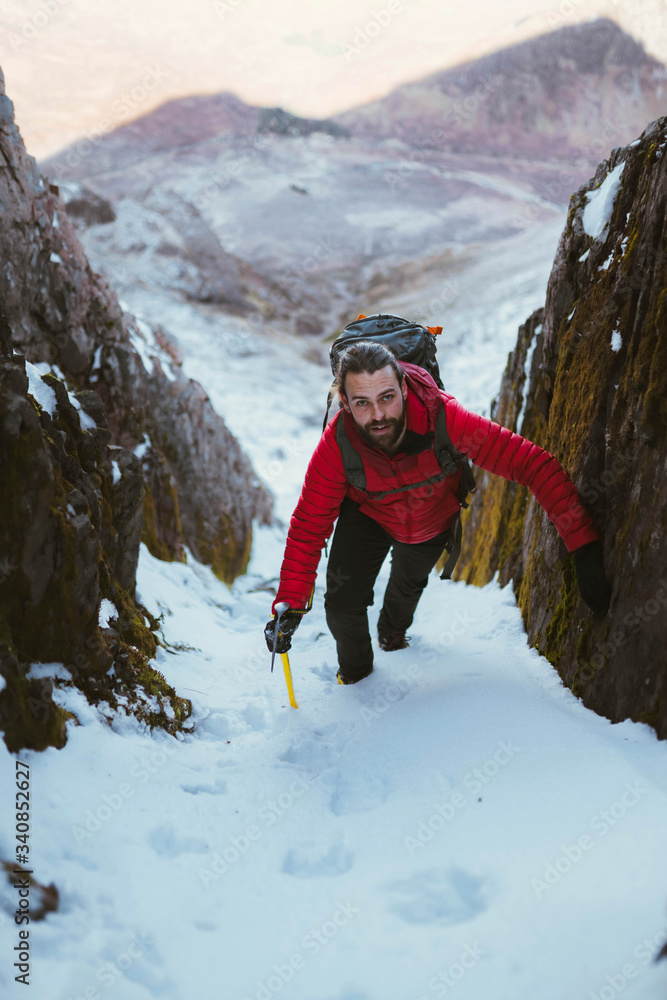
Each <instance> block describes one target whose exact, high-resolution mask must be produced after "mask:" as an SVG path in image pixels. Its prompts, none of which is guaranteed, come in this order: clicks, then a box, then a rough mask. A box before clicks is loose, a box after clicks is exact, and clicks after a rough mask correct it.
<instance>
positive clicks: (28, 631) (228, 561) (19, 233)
mask: <svg viewBox="0 0 667 1000" xmlns="http://www.w3.org/2000/svg"><path fill="white" fill-rule="evenodd" d="M0 152H1V154H2V159H3V161H4V170H3V171H2V174H1V175H0V201H1V203H2V206H3V217H2V229H3V232H2V241H1V244H0V309H1V313H2V317H1V321H0V468H1V469H2V475H1V476H0V511H1V513H2V517H1V518H0V674H1V675H2V677H3V678H4V685H3V689H2V691H1V692H0V728H2V729H3V730H4V733H5V741H6V743H7V745H8V747H9V748H10V750H17V749H20V748H21V747H33V748H36V749H41V748H43V747H44V746H47V745H55V746H61V745H62V744H63V742H64V739H65V728H64V723H65V719H66V717H67V713H66V712H64V711H62V710H61V709H60V708H58V707H57V706H56V705H55V704H54V702H53V700H52V698H51V684H52V681H51V679H49V678H46V677H43V676H40V675H39V672H38V673H37V674H36V675H35V674H33V675H32V676H31V675H30V671H29V667H30V664H31V663H36V662H37V663H50V662H55V661H57V662H59V663H62V664H64V665H65V667H66V668H67V670H68V671H69V673H70V675H71V677H72V679H73V681H74V683H76V685H77V686H78V687H79V688H81V690H83V691H84V693H85V694H86V695H87V697H88V698H89V699H90V700H91V701H94V702H99V701H106V702H108V703H109V705H110V706H111V708H116V707H117V705H118V704H119V703H120V702H119V699H121V700H124V701H125V700H126V704H127V706H128V707H127V710H128V711H133V712H134V713H135V714H137V715H138V716H139V717H140V718H143V719H145V720H146V721H147V722H148V723H149V724H151V725H161V726H163V727H164V728H166V729H167V730H168V731H170V732H173V731H175V730H176V729H178V728H179V727H180V726H181V725H182V724H183V722H184V721H185V719H186V718H187V716H188V713H189V703H188V702H186V701H185V700H184V699H182V698H179V697H178V696H177V695H176V693H175V692H174V690H173V689H172V688H170V687H169V685H168V684H167V683H166V682H165V680H164V678H163V677H162V675H161V674H159V672H158V671H156V670H155V669H153V668H152V667H151V665H150V663H149V661H150V659H151V657H152V656H154V654H155V650H156V642H157V641H158V637H157V635H156V629H157V622H156V621H155V620H153V619H152V618H151V617H150V615H148V613H147V612H146V611H145V610H144V609H143V608H142V607H141V606H140V605H139V604H138V603H137V602H136V601H135V599H134V596H133V595H134V587H135V572H136V567H137V560H138V553H139V543H140V540H141V539H143V540H144V541H145V542H146V544H147V545H148V547H149V548H150V550H151V552H152V553H153V554H154V555H156V556H159V557H160V558H163V559H183V558H184V550H185V546H187V547H188V548H189V549H190V550H191V551H192V552H193V554H194V555H195V556H196V557H197V558H198V559H201V560H203V561H205V562H209V563H210V564H211V565H212V567H213V569H214V570H215V572H216V573H217V574H218V575H219V576H220V577H221V578H222V579H224V580H227V581H231V580H232V579H233V578H234V577H235V576H236V575H237V574H239V573H241V572H243V570H244V568H245V565H246V562H247V559H248V555H249V550H250V543H251V537H252V522H253V519H255V518H259V519H261V520H263V521H266V520H267V519H269V518H270V514H271V502H270V497H269V495H268V493H267V491H266V490H265V489H264V487H263V486H262V485H261V484H260V483H259V481H258V480H257V478H256V476H255V475H254V473H253V470H252V468H251V466H250V463H249V461H248V460H247V458H246V457H245V456H244V454H243V453H242V451H241V449H240V447H239V445H238V443H237V441H236V440H235V439H234V438H233V436H232V435H231V434H230V433H229V431H228V430H227V428H226V426H225V424H224V421H223V420H222V418H221V417H219V416H218V415H217V414H216V413H215V411H214V410H213V408H212V406H211V404H210V402H209V400H208V397H207V396H206V394H205V393H204V391H203V390H202V388H201V387H200V386H199V385H198V384H197V383H195V382H192V381H191V380H189V379H186V378H185V376H184V375H183V373H182V372H181V370H180V367H179V364H180V361H179V358H178V355H177V352H176V350H175V349H174V347H173V345H172V344H171V343H170V342H169V341H168V339H167V338H166V337H165V336H164V335H163V334H162V332H161V331H160V330H159V329H158V330H156V331H153V330H152V329H151V328H150V327H149V326H148V325H147V324H145V323H143V322H141V321H138V320H135V319H134V317H131V316H128V315H126V314H125V313H123V311H122V309H121V308H120V306H119V304H118V302H117V300H116V298H115V296H114V295H113V293H112V292H111V291H110V289H109V288H108V287H107V286H106V285H105V284H104V282H103V281H101V280H100V279H99V276H97V275H95V274H93V273H92V271H91V269H90V267H89V265H88V262H87V260H86V258H85V256H84V254H83V251H82V249H81V245H80V243H79V241H78V238H77V236H76V233H75V231H74V229H73V227H72V225H71V223H70V221H69V219H68V216H67V213H66V211H65V207H64V204H63V201H62V199H61V198H60V197H59V193H58V189H57V187H55V186H47V185H45V183H44V181H43V179H42V178H41V177H40V175H39V173H38V171H37V169H36V166H35V163H34V160H33V159H32V158H31V157H29V156H28V155H27V154H26V152H25V149H24V147H23V143H22V141H21V137H20V135H19V132H18V129H17V128H16V125H15V124H14V119H13V108H12V104H11V101H10V100H9V99H8V98H7V97H6V96H5V94H4V80H2V78H1V75H0ZM102 601H105V602H106V603H105V605H104V608H105V609H106V611H107V614H106V616H105V617H103V618H102V619H100V607H101V603H102ZM100 621H101V623H102V624H100Z"/></svg>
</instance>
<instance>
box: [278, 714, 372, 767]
mask: <svg viewBox="0 0 667 1000" xmlns="http://www.w3.org/2000/svg"><path fill="white" fill-rule="evenodd" d="M353 729H354V724H353V723H349V724H344V725H339V724H338V723H332V724H331V725H328V726H323V727H322V728H321V729H315V730H313V731H312V732H311V733H309V734H308V735H304V736H301V737H299V738H298V739H297V740H296V741H295V742H294V743H292V745H291V746H289V747H288V748H287V750H285V751H284V753H281V754H279V756H278V760H282V761H284V762H285V763H286V764H302V765H304V766H305V767H308V768H309V769H311V770H321V769H323V768H327V767H330V766H331V763H332V761H334V760H338V758H339V757H340V755H341V754H342V752H343V749H344V747H345V744H346V743H347V741H348V739H349V737H350V734H351V733H352V730H353Z"/></svg>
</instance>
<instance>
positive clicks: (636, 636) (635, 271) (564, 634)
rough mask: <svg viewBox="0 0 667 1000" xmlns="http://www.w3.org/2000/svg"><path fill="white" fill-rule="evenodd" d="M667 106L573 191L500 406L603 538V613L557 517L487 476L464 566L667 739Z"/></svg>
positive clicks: (562, 663)
mask: <svg viewBox="0 0 667 1000" xmlns="http://www.w3.org/2000/svg"><path fill="white" fill-rule="evenodd" d="M666 213H667V118H661V119H659V120H657V121H655V122H653V123H652V124H651V125H650V126H649V127H648V128H647V129H646V131H645V132H644V133H643V135H642V136H641V138H640V139H639V140H637V141H636V142H634V143H632V144H631V145H630V146H628V147H625V148H620V149H615V150H614V151H613V152H612V155H611V157H610V158H609V160H607V161H605V162H603V163H601V164H600V166H599V167H598V170H597V172H596V174H595V177H594V178H593V179H592V180H590V181H588V183H586V184H584V185H583V187H581V188H580V189H579V190H578V191H577V192H576V194H574V195H573V196H572V199H571V201H570V211H569V216H568V221H567V225H566V227H565V230H564V232H563V234H562V237H561V241H560V245H559V248H558V252H557V255H556V259H555V262H554V266H553V271H552V273H551V278H550V280H549V285H548V289H547V296H546V304H545V307H544V310H540V311H538V312H537V313H535V314H534V315H533V316H531V317H530V319H529V320H528V322H527V323H526V324H525V326H523V327H522V328H521V329H520V331H519V338H518V341H517V346H516V349H515V351H514V352H513V353H512V354H511V355H510V358H509V361H508V365H507V369H506V371H505V375H504V377H503V382H502V386H501V389H500V394H499V396H498V399H497V400H496V401H494V405H493V411H492V415H493V417H494V419H496V420H498V422H499V423H501V424H505V425H507V426H508V427H510V428H512V429H513V430H516V431H518V432H519V433H521V434H523V435H524V436H525V437H528V438H529V439H531V440H533V441H535V442H536V443H537V444H540V445H541V446H543V447H545V448H546V449H547V450H548V451H550V452H551V453H552V454H554V455H555V456H556V457H557V458H558V460H559V461H560V462H561V464H562V465H563V466H564V468H565V469H566V470H567V471H568V472H569V474H570V476H571V477H572V479H573V480H574V482H575V484H576V485H577V488H578V490H579V493H580V495H581V497H582V499H583V500H584V502H585V503H586V505H587V507H588V509H589V511H590V513H591V515H592V517H593V520H594V522H595V524H596V527H597V529H598V531H599V532H600V535H601V537H602V538H603V543H604V554H605V565H606V571H607V575H608V577H609V578H610V580H611V581H612V583H613V597H612V605H611V609H610V611H609V612H608V613H607V615H605V616H604V617H602V618H597V619H596V618H594V617H593V616H592V614H591V613H590V612H589V611H588V609H587V608H586V606H585V605H584V604H583V602H582V601H581V599H580V597H579V594H578V589H577V584H576V578H575V573H574V565H573V560H572V557H571V556H568V555H567V553H566V551H565V548H564V546H563V544H562V542H561V541H560V539H559V537H558V535H557V533H556V530H555V528H554V527H553V525H551V524H550V522H549V521H548V520H547V518H546V515H545V514H544V513H543V511H542V509H541V508H540V507H539V506H538V505H537V503H536V502H535V501H534V500H533V498H532V497H529V496H527V495H526V491H524V490H523V489H522V488H521V487H518V486H515V485H514V484H510V483H505V482H504V481H502V480H499V479H496V478H495V477H494V478H491V477H489V476H488V475H486V474H484V473H480V475H479V493H478V495H477V496H476V497H475V499H474V502H473V505H472V508H471V512H470V515H469V517H468V519H467V521H468V523H467V525H466V529H465V531H464V538H465V544H464V550H463V553H462V559H461V562H460V564H459V565H460V568H459V576H460V577H462V578H463V579H465V580H467V581H468V582H470V583H476V584H484V583H486V582H487V581H488V580H489V579H491V577H492V576H493V574H494V573H495V572H496V571H499V580H500V582H501V584H503V585H504V584H506V583H508V582H509V581H510V580H512V581H513V585H514V589H515V592H516V595H517V600H518V603H519V605H520V607H521V610H522V614H523V618H524V622H525V625H526V630H527V633H528V639H529V642H530V643H531V645H534V646H536V647H537V648H538V649H539V651H540V652H541V653H543V654H544V655H545V656H546V657H548V659H549V660H550V661H551V662H552V663H553V664H554V666H555V667H556V668H557V670H558V672H559V674H560V676H561V677H562V679H563V682H564V684H566V685H567V686H568V687H569V688H571V689H572V691H573V692H574V693H575V694H576V695H578V696H579V697H581V698H582V699H583V701H584V702H585V704H586V705H588V706H589V707H591V708H593V709H595V710H596V711H597V712H600V713H602V714H603V715H606V716H607V717H608V718H610V719H612V720H613V721H620V720H622V719H625V718H628V717H629V718H631V719H634V720H637V721H640V722H645V723H648V724H649V725H651V726H653V727H654V728H655V729H656V730H657V732H658V735H659V736H660V737H661V738H662V739H665V738H667V660H666V658H665V647H666V645H667V564H666V563H665V535H666V525H667V461H666V459H667V229H666V225H665V216H666Z"/></svg>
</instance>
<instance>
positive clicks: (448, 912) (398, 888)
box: [387, 868, 487, 927]
mask: <svg viewBox="0 0 667 1000" xmlns="http://www.w3.org/2000/svg"><path fill="white" fill-rule="evenodd" d="M387 888H388V889H389V891H390V892H391V893H392V894H393V896H394V897H395V901H394V902H393V903H392V905H391V906H390V909H391V910H392V912H393V913H395V914H396V915H397V916H399V917H401V918H402V919H403V920H405V922H406V923H408V924H438V925H440V926H441V927H450V926H452V925H453V924H462V923H465V921H466V920H472V919H473V917H476V916H477V914H478V913H483V912H484V910H485V909H486V908H487V902H486V898H485V896H486V894H485V885H484V881H483V880H482V879H479V878H476V877H475V876H474V875H471V874H470V873H469V872H465V871H462V870H461V869H460V868H450V869H449V870H446V869H444V868H431V869H428V870H426V871H421V872H418V873H417V874H416V875H413V876H412V877H411V878H408V879H404V880H402V881H400V882H392V883H390V884H389V885H388V887H387Z"/></svg>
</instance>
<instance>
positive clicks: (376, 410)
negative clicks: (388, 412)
mask: <svg viewBox="0 0 667 1000" xmlns="http://www.w3.org/2000/svg"><path fill="white" fill-rule="evenodd" d="M373 420H376V421H379V420H384V408H383V407H382V406H380V404H379V403H373Z"/></svg>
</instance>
